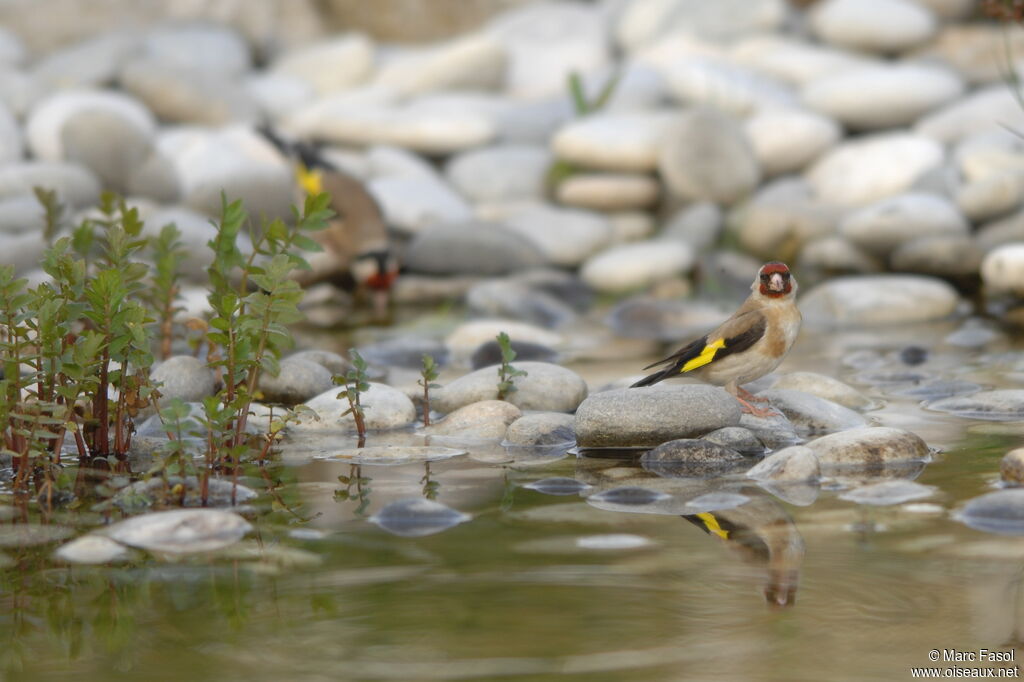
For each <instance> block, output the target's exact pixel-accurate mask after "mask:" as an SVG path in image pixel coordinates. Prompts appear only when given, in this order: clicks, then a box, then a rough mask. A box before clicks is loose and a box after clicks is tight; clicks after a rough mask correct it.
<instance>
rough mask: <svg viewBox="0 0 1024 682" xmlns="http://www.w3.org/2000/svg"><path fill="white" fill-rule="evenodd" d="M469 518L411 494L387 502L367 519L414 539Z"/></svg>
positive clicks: (387, 529) (389, 530) (450, 526)
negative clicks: (408, 496)
mask: <svg viewBox="0 0 1024 682" xmlns="http://www.w3.org/2000/svg"><path fill="white" fill-rule="evenodd" d="M470 519H472V517H471V516H469V515H468V514H463V513H462V512H460V511H456V510H454V509H452V508H451V507H447V506H445V505H443V504H441V503H440V502H434V501H433V500H425V499H423V498H422V497H413V498H409V499H405V500H398V501H397V502H392V503H391V504H389V505H387V506H386V507H384V508H383V509H381V510H380V511H379V512H377V513H376V514H374V515H373V516H371V517H370V518H369V519H368V520H369V521H370V523H373V524H375V525H376V526H378V527H380V528H381V529H383V530H386V531H387V532H389V533H391V534H392V535H398V536H401V537H406V538H418V537H423V536H426V535H433V534H435V533H440V532H441V531H445V530H448V529H449V528H452V527H454V526H457V525H459V524H460V523H465V522H466V521H469V520H470Z"/></svg>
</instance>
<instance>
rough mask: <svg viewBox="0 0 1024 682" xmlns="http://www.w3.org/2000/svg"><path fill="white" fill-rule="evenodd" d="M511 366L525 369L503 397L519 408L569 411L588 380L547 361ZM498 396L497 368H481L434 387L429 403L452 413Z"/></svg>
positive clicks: (495, 366)
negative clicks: (523, 374) (509, 391)
mask: <svg viewBox="0 0 1024 682" xmlns="http://www.w3.org/2000/svg"><path fill="white" fill-rule="evenodd" d="M512 366H513V367H515V368H516V369H518V370H521V371H524V372H526V376H519V377H516V378H515V379H514V384H515V387H516V390H515V391H514V392H512V393H510V394H508V395H506V396H505V400H506V401H507V402H510V403H512V404H513V405H515V406H517V407H519V408H520V409H521V410H541V411H545V412H572V411H573V410H575V409H576V408H577V406H579V404H580V402H582V401H583V399H584V398H586V397H587V383H586V382H585V381H584V380H583V378H582V377H580V375H578V374H576V372H573V371H572V370H571V369H566V368H565V367H559V366H558V365H553V364H550V363H546V362H532V361H523V362H519V361H513V362H512ZM497 395H498V367H497V365H492V366H490V367H483V368H481V369H478V370H476V371H474V372H470V373H469V374H466V375H465V376H462V377H459V378H458V379H456V380H455V381H452V382H450V383H448V384H446V385H444V386H442V387H441V388H438V389H435V390H434V392H433V394H432V396H431V401H430V405H431V407H433V408H434V409H435V410H437V411H438V412H453V411H455V410H457V409H459V408H460V407H463V406H464V405H469V404H470V403H475V402H478V401H481V400H494V399H495V398H496V397H497Z"/></svg>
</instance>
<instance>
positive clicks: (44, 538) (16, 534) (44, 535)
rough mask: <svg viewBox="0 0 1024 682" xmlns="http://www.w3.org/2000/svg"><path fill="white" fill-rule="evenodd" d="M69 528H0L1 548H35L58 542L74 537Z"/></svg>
mask: <svg viewBox="0 0 1024 682" xmlns="http://www.w3.org/2000/svg"><path fill="white" fill-rule="evenodd" d="M74 533H75V531H74V529H72V528H68V527H67V526H52V525H43V524H40V523H18V524H14V525H11V526H0V547H35V546H37V545H45V544H48V543H50V542H57V541H58V540H63V539H65V538H67V537H70V536H72V535H74Z"/></svg>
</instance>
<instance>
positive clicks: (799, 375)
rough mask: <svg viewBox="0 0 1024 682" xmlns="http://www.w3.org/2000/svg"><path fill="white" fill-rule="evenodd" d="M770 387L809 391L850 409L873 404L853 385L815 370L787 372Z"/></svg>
mask: <svg viewBox="0 0 1024 682" xmlns="http://www.w3.org/2000/svg"><path fill="white" fill-rule="evenodd" d="M771 387H772V388H785V389H792V390H797V391H803V392H804V393H810V394H812V395H816V396H818V397H819V398H822V399H824V400H829V401H831V402H833V403H837V404H839V405H842V406H843V407H848V408H850V409H851V410H867V409H870V408H871V407H872V406H874V404H875V403H874V401H873V400H871V398H869V397H867V396H866V395H864V394H863V393H861V392H860V391H858V390H857V389H855V388H854V387H852V386H849V385H847V384H844V383H843V382H842V381H839V380H838V379H836V378H834V377H830V376H828V375H826V374H818V373H817V372H789V373H788V374H783V375H782V376H780V377H779V378H778V379H776V380H775V382H774V383H773V384H772V385H771Z"/></svg>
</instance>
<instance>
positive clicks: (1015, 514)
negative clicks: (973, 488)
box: [954, 488, 1024, 535]
mask: <svg viewBox="0 0 1024 682" xmlns="http://www.w3.org/2000/svg"><path fill="white" fill-rule="evenodd" d="M954 518H955V519H956V520H958V521H960V522H961V523H963V524H965V525H967V526H970V527H971V528H974V529H976V530H982V531H985V532H986V533H999V534H1001V535H1024V489H1021V488H1015V489H1012V490H999V491H997V492H994V493H988V494H987V495H982V496H981V497H975V498H974V499H973V500H971V501H969V502H968V503H967V504H966V505H965V506H964V508H963V509H962V510H961V511H960V512H958V513H957V514H956V515H955V516H954Z"/></svg>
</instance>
